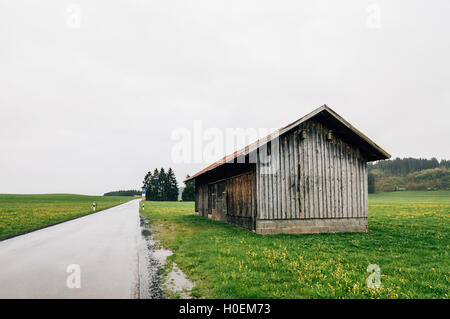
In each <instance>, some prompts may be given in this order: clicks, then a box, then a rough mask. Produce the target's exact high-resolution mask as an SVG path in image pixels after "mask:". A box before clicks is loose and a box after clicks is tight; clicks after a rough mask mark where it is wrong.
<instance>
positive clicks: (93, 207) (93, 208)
mask: <svg viewBox="0 0 450 319" xmlns="http://www.w3.org/2000/svg"><path fill="white" fill-rule="evenodd" d="M92 211H93V212H95V203H92Z"/></svg>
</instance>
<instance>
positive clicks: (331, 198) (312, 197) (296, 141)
mask: <svg viewBox="0 0 450 319" xmlns="http://www.w3.org/2000/svg"><path fill="white" fill-rule="evenodd" d="M301 130H304V131H305V136H303V134H302V133H301ZM328 132H329V130H328V129H327V128H326V127H325V126H324V125H323V124H321V123H319V122H317V121H314V120H310V121H307V122H304V123H302V124H301V126H300V127H299V128H298V129H295V130H293V131H291V132H290V133H288V134H286V135H284V136H282V137H280V139H279V143H278V144H277V145H275V144H274V145H273V148H272V152H268V151H267V149H266V148H264V147H263V148H260V149H259V151H258V162H257V165H256V173H257V176H256V184H257V197H258V201H257V207H258V219H316V218H322V219H324V218H358V217H367V216H368V199H367V191H368V190H367V164H366V159H365V158H363V156H362V155H361V152H360V151H359V150H358V149H357V148H355V147H351V146H349V144H348V143H346V142H344V141H343V140H342V139H340V138H339V136H333V137H332V139H331V140H329V139H328V138H327V134H328ZM272 143H276V142H274V141H272ZM269 147H270V146H269ZM274 150H278V152H276V151H274ZM267 161H268V162H269V164H267V163H266V162H267Z"/></svg>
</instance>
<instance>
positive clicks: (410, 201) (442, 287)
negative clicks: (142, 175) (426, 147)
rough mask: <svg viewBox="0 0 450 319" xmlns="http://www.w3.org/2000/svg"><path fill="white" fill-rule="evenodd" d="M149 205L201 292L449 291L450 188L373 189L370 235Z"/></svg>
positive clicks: (161, 235) (387, 294)
mask: <svg viewBox="0 0 450 319" xmlns="http://www.w3.org/2000/svg"><path fill="white" fill-rule="evenodd" d="M141 213H142V214H144V215H145V216H147V217H148V218H149V219H150V222H151V224H152V227H153V230H154V232H155V236H156V237H157V239H159V240H160V242H161V244H162V245H163V246H165V247H166V248H169V249H171V250H172V251H173V253H174V254H173V255H172V256H171V257H169V260H170V261H173V262H175V263H177V265H178V266H179V268H180V269H181V270H183V271H184V273H185V274H186V275H187V276H188V278H189V279H191V280H192V281H193V282H194V283H195V288H194V289H193V291H192V296H193V297H194V298H392V299H397V298H449V297H450V275H449V274H450V259H449V256H448V251H449V249H450V191H429V192H392V193H380V194H373V195H370V196H369V229H370V232H368V233H337V234H301V235H283V234H280V235H257V234H254V233H252V232H249V231H247V230H245V229H241V228H239V227H235V226H232V225H229V224H226V223H224V222H218V221H212V220H208V219H206V218H202V217H198V216H196V215H195V213H194V204H193V203H192V202H146V205H145V211H142V209H141ZM369 265H378V266H379V269H380V272H381V273H380V277H379V279H380V280H379V283H380V286H379V288H376V287H373V286H372V288H369V287H368V285H367V280H368V278H369V276H371V275H372V274H373V273H371V272H370V271H369V272H368V271H367V270H368V266H369Z"/></svg>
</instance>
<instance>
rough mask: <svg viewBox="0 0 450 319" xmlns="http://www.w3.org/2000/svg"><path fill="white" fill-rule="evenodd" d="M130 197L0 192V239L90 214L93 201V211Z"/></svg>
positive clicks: (124, 200)
mask: <svg viewBox="0 0 450 319" xmlns="http://www.w3.org/2000/svg"><path fill="white" fill-rule="evenodd" d="M130 199H132V197H122V196H120V197H119V196H117V197H116V196H106V197H104V196H84V195H72V194H46V195H5V194H0V240H1V239H4V238H6V237H9V236H11V235H14V234H18V233H23V232H27V231H30V230H33V229H38V228H41V227H44V226H48V225H52V224H56V223H59V222H62V221H65V220H69V219H72V218H75V217H79V216H83V215H87V214H90V213H92V203H93V202H95V203H96V204H97V209H96V210H97V211H99V210H103V209H106V208H109V207H112V206H116V205H118V204H120V203H121V202H122V203H123V202H126V201H128V200H130Z"/></svg>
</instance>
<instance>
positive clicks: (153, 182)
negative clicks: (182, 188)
mask: <svg viewBox="0 0 450 319" xmlns="http://www.w3.org/2000/svg"><path fill="white" fill-rule="evenodd" d="M143 188H145V192H146V200H152V201H177V200H178V182H177V179H176V177H175V173H174V172H173V170H172V168H169V170H168V171H167V173H166V171H165V170H164V168H161V169H160V170H158V169H157V168H155V169H154V170H153V172H151V171H149V172H148V173H147V174H146V175H145V177H144V181H143Z"/></svg>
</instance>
